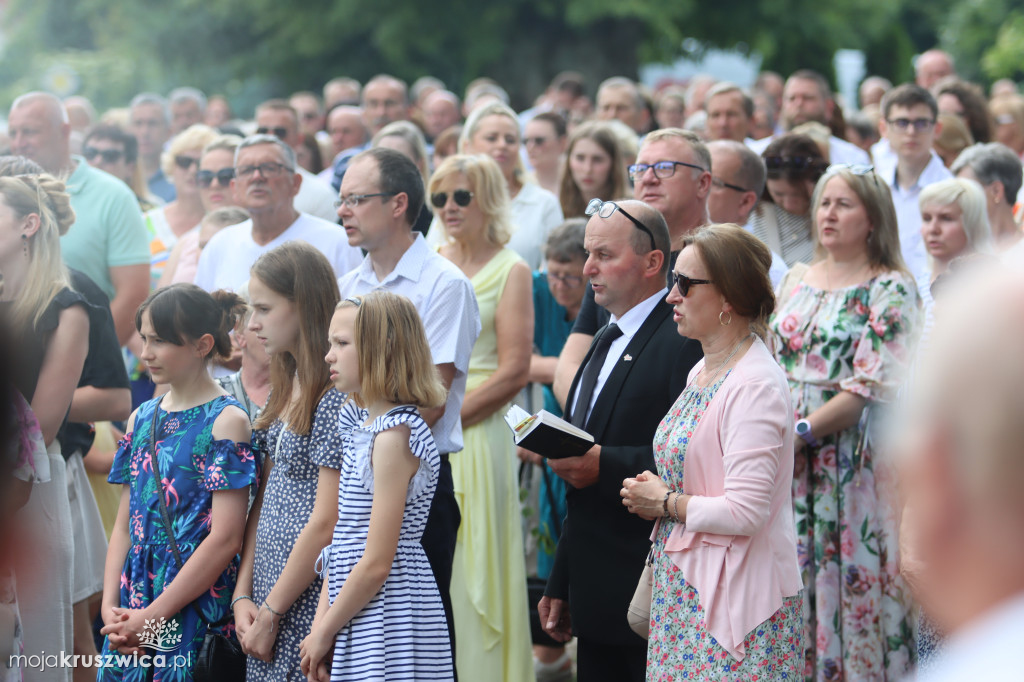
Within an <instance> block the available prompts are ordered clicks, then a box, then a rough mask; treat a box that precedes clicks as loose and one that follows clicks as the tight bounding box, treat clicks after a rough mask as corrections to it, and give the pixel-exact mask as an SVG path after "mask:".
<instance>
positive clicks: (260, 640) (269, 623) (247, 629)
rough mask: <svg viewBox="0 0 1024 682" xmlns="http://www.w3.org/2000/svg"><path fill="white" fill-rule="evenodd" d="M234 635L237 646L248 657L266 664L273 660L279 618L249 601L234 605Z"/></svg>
mask: <svg viewBox="0 0 1024 682" xmlns="http://www.w3.org/2000/svg"><path fill="white" fill-rule="evenodd" d="M234 612H235V633H236V635H237V637H238V644H239V646H241V647H242V651H244V652H245V653H246V655H248V656H252V657H253V658H256V659H259V660H261V661H264V662H266V663H270V662H271V661H272V660H274V644H275V643H277V633H278V630H280V626H281V618H280V616H276V615H274V614H273V613H271V612H270V610H269V609H261V608H259V607H257V606H256V604H255V603H253V602H252V600H250V599H242V600H240V601H238V602H236V603H235V607H234Z"/></svg>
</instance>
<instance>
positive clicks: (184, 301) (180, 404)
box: [97, 284, 256, 682]
mask: <svg viewBox="0 0 1024 682" xmlns="http://www.w3.org/2000/svg"><path fill="white" fill-rule="evenodd" d="M242 310H244V303H243V301H242V300H241V299H240V298H238V297H237V296H236V295H234V294H231V293H228V292H224V291H218V292H215V293H214V294H213V295H212V296H211V295H210V294H208V293H206V292H205V291H203V290H202V289H200V288H199V287H197V286H195V285H192V284H175V285H173V286H170V287H168V288H166V289H160V290H158V291H155V292H153V293H152V294H150V296H149V298H147V299H146V301H145V302H144V303H143V304H142V306H140V307H139V310H138V312H137V313H136V314H135V327H136V329H138V330H139V335H140V336H141V337H142V354H141V355H140V357H139V359H140V360H141V361H142V362H143V363H144V364H145V366H146V369H147V370H148V371H149V374H150V376H152V377H153V380H154V381H155V382H156V383H157V384H167V385H169V386H170V390H169V391H168V392H167V394H166V395H164V396H162V397H161V398H156V399H153V400H150V401H147V402H145V403H143V404H142V405H140V406H139V409H137V410H136V411H135V412H134V413H133V414H132V416H131V418H130V419H129V420H128V430H127V434H126V435H125V437H124V438H123V439H122V440H121V443H120V445H119V449H118V451H117V454H116V455H115V456H114V464H113V466H112V467H111V470H110V479H109V480H110V482H111V483H121V484H124V487H123V488H122V492H121V504H120V507H119V508H118V511H117V523H116V525H115V527H114V532H113V535H112V536H111V538H110V546H109V549H108V550H107V563H106V572H105V576H104V585H103V606H102V611H101V613H102V616H103V622H104V624H105V626H104V627H103V629H102V630H101V632H102V633H103V634H104V635H106V636H107V639H106V642H105V647H104V650H105V651H106V650H108V649H118V650H120V651H121V652H123V653H128V652H130V651H132V650H137V649H138V647H140V646H147V647H148V646H149V645H150V644H159V645H160V648H157V649H156V653H160V654H163V655H164V656H165V658H166V661H168V662H173V663H174V665H173V666H172V665H168V666H166V667H154V668H153V669H148V668H147V667H142V666H141V665H137V664H129V665H120V664H118V665H111V666H107V667H103V668H100V670H99V675H98V677H97V679H98V680H100V682H103V681H105V680H140V681H141V680H149V679H152V680H154V681H155V682H159V681H160V680H174V681H178V680H191V679H192V670H191V665H194V663H195V660H196V654H197V652H198V650H199V647H200V646H201V645H202V643H203V637H204V636H205V634H206V630H207V626H208V625H209V624H210V623H217V622H218V621H220V620H223V619H224V618H225V617H226V616H227V615H228V614H229V613H230V606H229V602H230V595H231V590H232V588H233V587H234V582H235V576H236V574H237V571H238V559H237V555H238V550H239V548H240V547H241V545H242V537H243V534H244V528H245V508H246V502H247V501H248V488H249V486H250V485H251V484H252V483H253V482H254V481H255V480H256V461H255V458H254V457H253V453H252V450H251V448H250V437H251V432H250V429H249V418H248V416H247V415H246V413H245V410H244V409H242V407H241V406H240V405H239V404H238V401H236V400H235V399H234V398H232V397H230V396H228V395H227V394H226V393H225V392H224V391H223V389H221V388H220V387H219V386H218V385H217V384H216V383H215V382H214V381H213V379H211V378H210V375H209V373H208V371H207V366H208V364H209V362H210V359H211V358H212V357H213V356H215V355H219V356H222V357H226V356H227V355H229V354H230V353H231V339H230V338H229V336H228V334H229V332H230V331H231V329H232V327H233V326H234V323H235V318H236V317H237V315H239V314H240V313H241V312H242ZM152 445H155V451H154V449H153V447H152ZM160 496H162V497H163V503H161V500H160ZM164 506H166V513H167V517H168V518H167V521H165V520H164V518H163V515H164V511H165V510H164V509H162V507H164ZM168 523H169V525H170V527H171V528H172V529H173V533H174V537H173V540H169V539H168V534H167V531H166V528H167V525H168ZM175 546H176V547H177V552H175ZM200 614H201V615H200ZM153 622H156V623H158V626H157V627H155V628H154V627H153V626H152V625H151V623H153ZM168 635H169V636H170V637H167V636H168ZM178 636H180V640H177V642H176V643H175V640H176V639H177V637H178ZM154 640H156V641H154ZM154 648H155V647H154ZM146 653H153V652H152V651H147V652H146ZM144 661H145V659H144V658H142V657H140V663H141V662H144ZM183 663H184V667H182V664H183Z"/></svg>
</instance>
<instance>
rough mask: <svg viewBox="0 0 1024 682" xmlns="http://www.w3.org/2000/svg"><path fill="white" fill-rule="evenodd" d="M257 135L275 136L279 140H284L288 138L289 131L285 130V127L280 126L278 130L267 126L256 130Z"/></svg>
mask: <svg viewBox="0 0 1024 682" xmlns="http://www.w3.org/2000/svg"><path fill="white" fill-rule="evenodd" d="M256 134H258V135H273V136H274V137H276V138H278V139H279V140H283V139H284V138H286V137H288V129H287V128H285V127H284V126H278V127H276V128H267V127H266V126H263V127H260V128H257V129H256Z"/></svg>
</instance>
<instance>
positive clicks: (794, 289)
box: [770, 166, 918, 680]
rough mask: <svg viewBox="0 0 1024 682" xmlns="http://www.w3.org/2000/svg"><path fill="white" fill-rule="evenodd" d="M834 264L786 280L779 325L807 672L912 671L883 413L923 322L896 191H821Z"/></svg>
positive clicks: (825, 256) (863, 171)
mask: <svg viewBox="0 0 1024 682" xmlns="http://www.w3.org/2000/svg"><path fill="white" fill-rule="evenodd" d="M813 215H814V219H815V235H814V236H815V243H816V245H817V247H818V249H819V251H820V253H821V256H822V258H821V259H820V260H818V261H817V262H815V263H814V264H813V265H811V266H810V267H809V268H808V267H801V268H794V269H793V270H791V271H790V272H789V274H788V275H787V278H786V279H784V280H783V282H782V284H781V285H780V296H779V301H778V305H777V307H776V311H775V314H774V315H773V316H772V319H771V323H770V327H771V331H772V333H773V335H774V337H775V355H776V358H777V359H778V361H779V364H781V365H782V368H783V370H784V371H785V372H786V375H787V377H788V379H789V388H790V393H791V395H792V398H793V408H794V411H795V413H796V416H797V418H798V420H799V421H797V423H796V433H797V436H799V438H798V439H797V440H796V464H795V470H794V476H793V502H794V506H795V509H796V528H797V549H798V552H799V557H800V566H801V571H802V574H803V582H804V588H805V590H806V592H805V593H804V647H805V656H806V668H805V671H804V672H805V675H806V676H808V677H817V678H818V679H847V680H878V679H900V678H902V677H903V676H904V675H906V674H908V673H909V672H910V670H911V668H912V663H913V656H914V652H913V651H914V642H913V640H914V637H913V627H912V623H911V620H910V619H909V618H908V613H909V610H910V606H911V600H910V595H909V593H908V592H907V590H906V586H905V584H904V582H903V579H902V578H901V577H900V574H899V570H898V561H897V554H898V552H897V548H896V543H897V535H898V533H897V529H898V528H899V514H898V511H897V509H898V507H897V505H895V504H893V500H892V499H891V495H890V493H891V492H892V491H891V490H890V485H891V483H892V481H893V472H892V470H891V466H890V465H891V463H890V462H889V461H888V460H886V459H882V458H877V457H876V453H875V444H874V442H873V438H872V437H871V436H872V431H871V430H870V429H869V428H868V427H869V426H871V425H872V420H871V418H870V415H871V414H872V412H873V411H874V409H875V407H874V406H877V405H883V404H885V403H887V402H890V401H892V400H893V398H894V397H895V394H896V389H897V387H898V386H899V385H900V382H901V379H902V375H903V373H904V371H905V369H906V363H907V362H908V360H909V359H910V356H911V352H912V351H911V349H912V347H913V343H914V337H915V335H916V332H917V328H918V322H917V321H918V297H917V288H916V286H915V285H914V280H913V278H912V277H911V275H910V274H909V273H908V272H907V269H906V266H905V265H904V263H903V258H902V256H901V255H900V244H899V233H898V231H897V227H896V211H895V208H894V207H893V203H892V198H891V195H890V194H889V188H888V186H887V185H886V184H885V182H884V181H883V180H882V179H880V178H879V177H878V176H877V175H876V174H875V173H874V171H873V170H871V169H870V167H859V166H854V167H849V166H833V167H832V168H830V169H829V171H828V172H827V173H826V174H825V175H824V176H822V178H821V180H819V181H818V186H817V187H816V188H815V190H814V197H813Z"/></svg>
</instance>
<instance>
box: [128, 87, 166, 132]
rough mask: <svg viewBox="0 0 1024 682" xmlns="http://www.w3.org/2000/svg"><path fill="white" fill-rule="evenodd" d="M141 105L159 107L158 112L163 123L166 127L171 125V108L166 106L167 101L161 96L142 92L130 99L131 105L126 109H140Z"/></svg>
mask: <svg viewBox="0 0 1024 682" xmlns="http://www.w3.org/2000/svg"><path fill="white" fill-rule="evenodd" d="M143 104H155V105H156V106H158V107H160V112H161V113H162V114H163V116H164V122H165V123H166V124H167V125H171V107H170V105H169V104H167V100H166V99H165V98H164V96H163V95H158V94H157V93H155V92H142V93H139V94H138V95H135V97H132V101H131V104H129V105H128V109H134V108H135V107H140V106H142V105H143Z"/></svg>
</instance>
